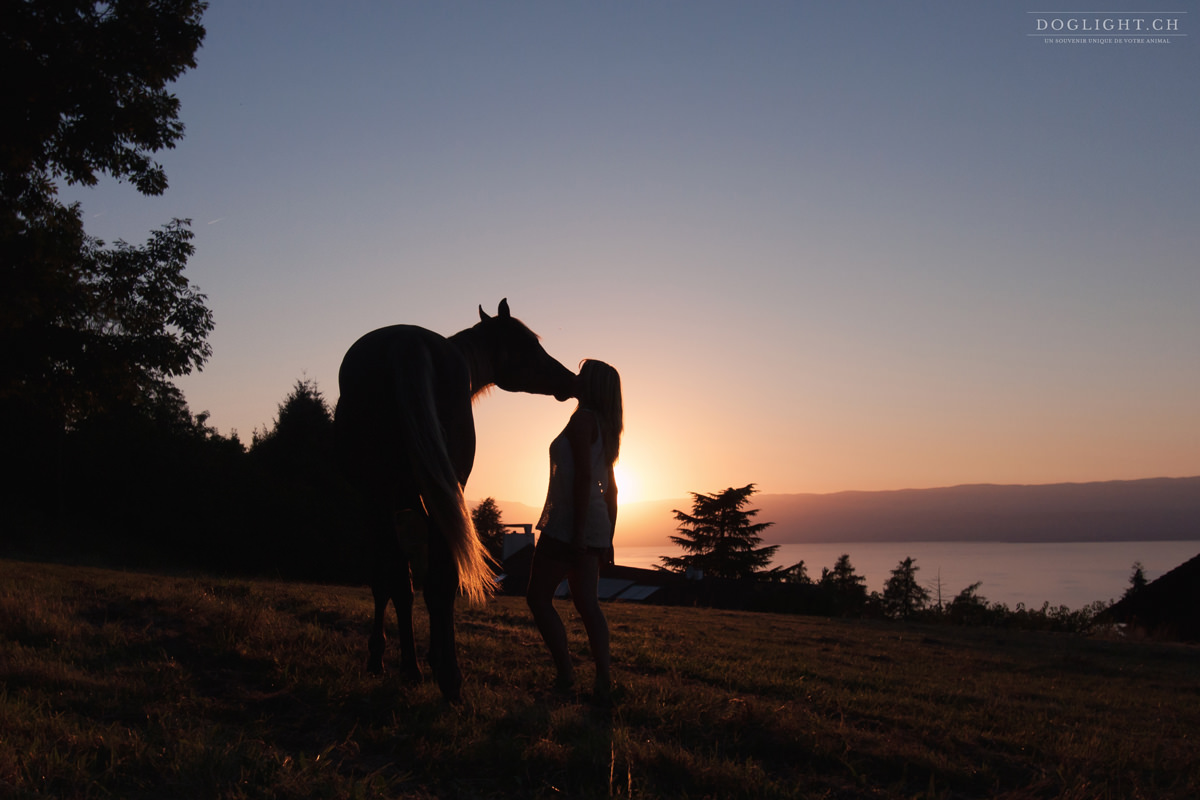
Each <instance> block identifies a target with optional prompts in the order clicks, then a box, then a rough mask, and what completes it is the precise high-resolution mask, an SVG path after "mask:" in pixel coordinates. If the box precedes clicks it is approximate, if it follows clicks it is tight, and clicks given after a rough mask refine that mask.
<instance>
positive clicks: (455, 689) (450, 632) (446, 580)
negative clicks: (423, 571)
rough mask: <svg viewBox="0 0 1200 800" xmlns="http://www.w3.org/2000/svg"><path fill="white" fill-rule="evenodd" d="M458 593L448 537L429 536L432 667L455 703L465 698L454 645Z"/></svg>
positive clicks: (427, 596)
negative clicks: (447, 541)
mask: <svg viewBox="0 0 1200 800" xmlns="http://www.w3.org/2000/svg"><path fill="white" fill-rule="evenodd" d="M457 594H458V572H457V571H456V569H455V567H454V561H453V559H452V558H451V555H450V548H449V546H448V545H447V544H446V540H445V538H444V537H442V536H441V535H440V534H439V533H437V532H433V533H432V534H431V535H430V537H429V574H428V577H427V579H426V581H425V605H426V607H427V608H428V610H429V666H430V667H431V668H432V669H433V675H434V677H435V678H436V679H437V682H438V688H440V689H441V690H442V696H443V697H445V698H446V699H447V700H449V701H450V702H452V703H457V702H458V701H459V700H460V699H462V672H461V671H460V670H459V668H458V655H457V653H456V652H455V645H454V599H455V596H456V595H457Z"/></svg>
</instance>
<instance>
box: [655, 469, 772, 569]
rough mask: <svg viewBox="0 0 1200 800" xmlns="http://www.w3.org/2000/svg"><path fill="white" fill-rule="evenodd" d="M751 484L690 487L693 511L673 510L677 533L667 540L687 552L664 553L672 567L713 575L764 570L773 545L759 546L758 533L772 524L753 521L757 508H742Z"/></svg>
mask: <svg viewBox="0 0 1200 800" xmlns="http://www.w3.org/2000/svg"><path fill="white" fill-rule="evenodd" d="M754 492H755V489H754V484H752V483H751V484H749V485H748V486H743V487H741V488H740V489H735V488H733V487H730V488H728V489H726V490H725V491H723V492H718V493H716V494H700V493H697V492H692V493H691V494H692V501H693V502H692V513H691V514H688V513H686V512H683V511H678V510H676V511H675V512H674V513H675V519H676V520H678V521H679V522H680V526H679V528H678V530H679V533H680V535H679V536H672V537H671V541H672V542H674V543H675V544H677V545H678V546H679V547H681V548H683V549H684V551H685V552H686V555H682V556H663V557H662V559H661V560H662V562H663V565H664V566H665V567H666V568H667V569H669V570H672V571H674V572H686V571H688V570H698V571H701V572H702V573H703V574H704V575H706V576H710V577H713V578H751V577H754V576H756V575H757V574H758V573H761V572H763V571H764V570H765V569H766V566H767V564H769V563H770V562H771V557H772V556H773V555H774V554H775V551H776V550H777V549H779V546H778V545H772V546H769V547H759V546H758V545H759V544H760V543H761V542H762V536H760V535H759V534H761V533H762V532H763V531H764V530H766V529H767V528H768V527H770V526H771V525H772V524H773V523H770V522H757V523H756V522H752V521H751V520H752V518H753V517H754V516H755V515H756V514H758V509H756V508H751V509H747V508H745V505H746V504H747V503H748V502H749V501H750V495H752V494H754Z"/></svg>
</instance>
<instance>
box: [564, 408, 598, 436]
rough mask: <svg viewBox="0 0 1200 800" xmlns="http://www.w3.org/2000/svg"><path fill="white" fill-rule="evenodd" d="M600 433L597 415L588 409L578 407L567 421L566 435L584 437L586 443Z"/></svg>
mask: <svg viewBox="0 0 1200 800" xmlns="http://www.w3.org/2000/svg"><path fill="white" fill-rule="evenodd" d="M599 431H600V419H599V415H598V414H597V413H596V412H595V411H593V410H592V409H590V408H584V407H582V406H580V407H579V408H577V409H575V413H574V414H572V415H571V419H570V420H568V421H567V433H568V435H575V436H586V437H587V440H588V441H591V440H592V439H594V438H595V436H596V434H597V433H599Z"/></svg>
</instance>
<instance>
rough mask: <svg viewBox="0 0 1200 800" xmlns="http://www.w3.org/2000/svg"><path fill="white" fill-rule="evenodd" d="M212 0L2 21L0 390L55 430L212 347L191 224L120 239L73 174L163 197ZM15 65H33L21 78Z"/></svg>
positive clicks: (14, 13)
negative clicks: (177, 90)
mask: <svg viewBox="0 0 1200 800" xmlns="http://www.w3.org/2000/svg"><path fill="white" fill-rule="evenodd" d="M204 8H205V4H204V3H203V2H200V0H157V2H144V0H110V1H109V2H95V0H58V1H57V2H54V3H48V2H7V3H5V4H4V11H3V20H2V22H0V70H2V71H3V72H4V74H5V75H6V76H8V78H7V79H6V80H4V81H3V82H2V83H0V111H2V112H3V115H4V119H5V124H4V126H3V133H2V134H0V353H2V354H3V356H2V358H3V360H4V363H3V370H2V371H0V375H2V377H0V402H3V403H5V405H6V407H7V410H8V411H9V412H12V411H14V410H15V411H16V412H17V413H18V414H21V415H23V416H32V417H41V418H42V419H43V420H44V424H45V425H46V427H47V428H49V429H54V428H58V429H62V428H63V427H69V426H71V425H73V424H75V423H76V422H77V421H78V420H80V419H82V418H83V417H85V416H86V415H88V414H90V413H94V412H96V411H102V410H106V409H107V408H109V407H111V406H113V405H114V404H121V403H135V404H136V403H139V402H142V401H145V400H147V399H148V398H153V397H154V396H156V395H161V394H162V393H164V392H165V391H167V388H166V383H167V381H168V379H170V378H172V377H175V376H178V375H183V374H186V373H188V372H190V371H191V370H192V369H199V368H200V367H201V366H202V365H203V364H204V362H205V361H206V360H207V359H208V357H209V356H210V354H211V351H210V349H209V347H208V345H207V343H206V342H205V338H206V336H207V335H208V333H209V332H211V330H212V315H211V313H210V312H209V311H208V309H207V308H206V307H205V306H204V300H205V298H204V296H203V295H202V294H200V293H199V292H198V291H196V289H195V287H193V286H191V285H190V284H189V283H188V282H187V280H186V279H184V277H183V267H184V265H185V264H186V261H187V259H188V257H189V256H191V254H192V245H191V241H190V240H191V232H190V231H189V230H188V229H187V225H188V222H187V221H184V220H174V221H172V222H171V223H168V224H167V225H165V226H164V227H163V229H162V230H160V231H159V232H158V233H156V234H154V235H152V237H151V238H150V240H149V241H148V242H147V243H146V244H145V245H144V246H142V247H131V246H129V245H127V244H125V243H124V242H118V243H117V244H116V246H115V247H114V248H112V249H106V247H105V245H104V243H103V242H101V241H100V240H98V239H95V238H92V237H89V236H87V235H86V234H85V233H84V230H83V222H82V214H81V211H80V208H79V205H78V204H74V205H71V206H65V205H63V204H62V203H61V202H60V201H59V200H58V190H57V187H58V182H59V181H65V182H66V183H68V184H82V185H85V186H90V185H94V184H95V183H96V182H97V181H98V176H99V175H100V174H107V175H109V176H111V177H113V178H116V179H118V180H128V181H130V182H131V183H133V185H134V186H135V188H136V189H137V190H138V191H139V192H141V193H143V194H147V195H157V194H161V193H162V192H163V191H164V190H165V189H166V186H167V180H166V175H165V173H164V171H163V169H162V167H161V166H160V165H158V164H157V163H155V162H154V161H153V160H152V158H151V156H152V154H153V153H155V152H157V151H159V150H161V149H163V148H170V147H173V146H174V145H175V143H176V142H177V141H178V140H179V139H180V138H181V137H182V136H183V130H184V128H183V124H182V123H181V122H180V121H179V120H178V119H177V116H178V112H179V101H178V99H176V98H175V97H174V96H173V95H171V94H170V93H169V92H168V91H167V86H168V84H169V83H170V82H171V81H173V80H174V79H175V78H177V77H178V76H179V75H180V74H182V73H183V72H184V71H185V70H186V69H188V68H190V67H194V66H195V53H196V50H197V48H198V47H199V46H200V42H201V41H202V40H203V38H204V28H203V27H202V26H201V25H200V17H201V15H202V13H203V11H204ZM13 76H19V77H16V78H14V77H13Z"/></svg>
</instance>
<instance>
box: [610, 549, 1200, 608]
mask: <svg viewBox="0 0 1200 800" xmlns="http://www.w3.org/2000/svg"><path fill="white" fill-rule="evenodd" d="M682 552H683V551H682V550H680V549H678V548H674V547H673V546H672V545H670V544H666V545H655V546H652V547H620V546H618V547H617V549H616V556H617V563H618V564H621V565H623V566H628V567H644V568H650V567H654V566H657V565H659V563H660V562H659V560H658V557H659V556H662V555H680V554H681V553H682ZM843 553H847V554H849V556H850V563H851V564H852V565H853V566H854V571H855V572H856V573H857V574H859V575H862V576H863V577H864V578H866V579H867V590H868V591H879V592H881V591H883V583H884V581H886V580H887V579H888V578H890V577H891V574H892V570H893V569H895V568H896V566H897V565H898V564H899V563H900V562H901V561H903V560H904V559H905V558H908V557H910V556H911V557H912V558H913V563H914V564H915V565H916V566H917V567H919V569H920V571H919V572H917V579H918V580H919V581H920V582H921V584H922V585H923V586H925V587H927V588H929V589H930V592H931V593H932V594H933V595H934V600H936V599H937V598H936V591H937V590H936V584H937V582H938V579H939V577H940V580H941V587H942V600H943V602H949V601H950V600H952V599H953V598H954V596H955V595H956V594H958V593H959V592H960V591H962V590H963V589H965V588H966V587H968V586H970V585H971V584H972V583H975V582H976V581H982V582H983V585H982V586H980V587H979V591H978V594H979V595H980V596H982V597H985V598H987V600H988V601H989V602H992V603H1005V604H1006V605H1008V607H1009V608H1015V607H1016V605H1017V603H1024V604H1025V606H1026V607H1027V608H1041V606H1042V603H1043V602H1046V601H1049V603H1050V605H1052V606H1060V605H1065V606H1067V607H1069V608H1072V609H1079V608H1083V607H1084V606H1086V605H1087V604H1089V603H1091V602H1093V601H1095V600H1104V601H1108V600H1118V599H1120V597H1121V595H1122V594H1124V593H1125V590H1126V589H1127V588H1128V587H1129V577H1130V575H1131V574H1132V573H1133V562H1135V561H1140V562H1142V565H1143V566H1144V567H1145V573H1146V578H1147V580H1151V581H1152V580H1154V579H1155V578H1158V577H1160V576H1161V575H1163V574H1164V573H1166V572H1169V571H1170V570H1172V569H1174V568H1175V567H1177V566H1179V565H1180V564H1182V563H1183V562H1185V561H1187V560H1189V559H1191V558H1193V557H1194V556H1195V555H1196V554H1197V553H1200V541H1184V542H1070V543H1038V544H1028V543H1010V542H864V543H853V542H851V543H846V542H839V543H834V544H829V543H819V544H785V545H780V547H779V549H778V550H777V551H775V560H774V562H773V563H772V566H780V565H783V566H790V565H792V564H795V563H796V562H797V561H800V560H801V559H803V561H804V565H805V567H806V568H807V570H808V575H809V577H810V578H813V579H814V580H816V579H818V578H820V577H821V568H822V567H827V568H830V569H832V567H833V565H834V562H836V561H837V559H838V557H839V556H841V555H842V554H843Z"/></svg>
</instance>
